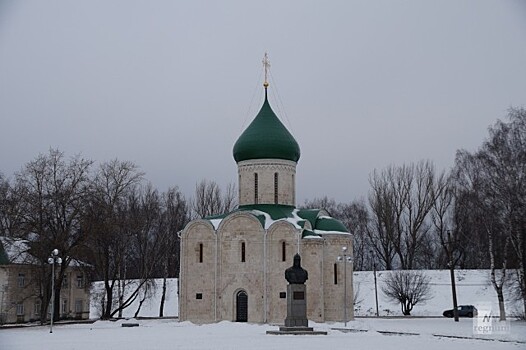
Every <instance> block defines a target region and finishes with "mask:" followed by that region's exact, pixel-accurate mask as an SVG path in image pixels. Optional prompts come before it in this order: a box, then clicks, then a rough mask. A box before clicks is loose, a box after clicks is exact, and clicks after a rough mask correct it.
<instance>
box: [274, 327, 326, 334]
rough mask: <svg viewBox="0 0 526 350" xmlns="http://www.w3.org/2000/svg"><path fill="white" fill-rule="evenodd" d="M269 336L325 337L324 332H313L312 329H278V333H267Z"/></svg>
mask: <svg viewBox="0 0 526 350" xmlns="http://www.w3.org/2000/svg"><path fill="white" fill-rule="evenodd" d="M267 334H271V335H327V332H325V331H315V330H314V329H313V328H312V327H279V331H267Z"/></svg>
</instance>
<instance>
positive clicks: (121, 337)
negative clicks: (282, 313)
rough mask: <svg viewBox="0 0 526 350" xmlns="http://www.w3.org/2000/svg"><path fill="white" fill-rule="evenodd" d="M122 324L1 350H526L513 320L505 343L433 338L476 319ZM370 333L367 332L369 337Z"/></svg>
mask: <svg viewBox="0 0 526 350" xmlns="http://www.w3.org/2000/svg"><path fill="white" fill-rule="evenodd" d="M123 322H130V321H117V322H109V321H97V322H95V323H94V324H76V325H58V326H56V327H55V328H54V332H53V334H50V333H49V328H47V327H31V328H16V329H1V330H0V349H2V350H18V349H20V350H22V349H23V350H42V349H61V350H68V349H71V350H73V349H74V350H92V349H125V350H135V349H137V350H139V349H140V350H149V349H151V350H157V349H159V350H161V349H170V350H171V349H265V350H269V349H304V350H310V349H312V350H314V349H316V350H319V349H330V350H334V349H353V348H357V347H359V348H360V349H405V350H410V349H426V350H433V349H437V350H438V349H440V350H444V349H448V350H454V349H459V350H467V349H477V350H484V349H488V350H489V349H525V348H526V322H519V321H512V322H511V331H510V333H509V334H505V335H499V336H495V337H491V336H490V337H487V338H489V339H491V338H494V339H495V338H498V339H501V340H506V341H507V342H502V341H496V340H493V341H488V340H477V339H457V338H444V337H437V336H434V334H442V335H453V336H461V337H474V335H473V332H472V326H473V323H472V320H471V319H461V322H459V323H454V322H453V321H452V320H450V319H370V318H367V319H357V320H355V321H352V322H348V324H347V326H348V328H350V329H355V330H357V329H361V330H363V331H362V332H342V331H338V330H334V328H342V327H343V324H341V323H332V324H314V323H311V324H310V325H311V326H313V327H314V328H315V329H317V330H328V331H329V334H328V335H327V336H288V335H287V336H275V335H274V336H273V335H267V334H266V331H267V330H269V329H277V327H275V326H269V325H254V324H241V323H232V322H220V323H216V324H209V325H201V326H199V325H194V324H192V323H189V322H178V321H176V320H138V321H135V320H134V321H133V322H137V323H139V324H140V326H139V327H133V328H124V327H122V323H123ZM365 330H367V332H365ZM378 331H392V332H406V333H417V334H418V335H385V334H382V333H379V332H378Z"/></svg>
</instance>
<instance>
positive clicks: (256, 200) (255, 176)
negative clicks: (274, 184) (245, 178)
mask: <svg viewBox="0 0 526 350" xmlns="http://www.w3.org/2000/svg"><path fill="white" fill-rule="evenodd" d="M254 204H258V173H255V174H254Z"/></svg>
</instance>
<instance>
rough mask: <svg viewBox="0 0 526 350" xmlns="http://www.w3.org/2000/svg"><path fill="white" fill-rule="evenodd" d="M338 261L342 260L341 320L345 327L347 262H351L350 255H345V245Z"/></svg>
mask: <svg viewBox="0 0 526 350" xmlns="http://www.w3.org/2000/svg"><path fill="white" fill-rule="evenodd" d="M338 261H339V262H343V322H344V324H345V327H347V263H352V256H349V255H347V247H342V255H340V256H338Z"/></svg>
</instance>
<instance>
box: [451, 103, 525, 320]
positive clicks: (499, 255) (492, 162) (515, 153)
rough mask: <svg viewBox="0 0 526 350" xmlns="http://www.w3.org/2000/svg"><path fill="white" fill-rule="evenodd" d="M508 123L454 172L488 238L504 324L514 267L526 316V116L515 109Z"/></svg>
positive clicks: (460, 157) (463, 157)
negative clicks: (509, 278) (507, 286)
mask: <svg viewBox="0 0 526 350" xmlns="http://www.w3.org/2000/svg"><path fill="white" fill-rule="evenodd" d="M508 118H509V122H503V121H498V122H497V123H496V124H495V125H494V126H493V127H491V128H490V129H489V138H488V139H487V140H486V141H485V142H484V143H483V144H482V146H481V147H480V148H479V149H478V150H477V151H476V152H474V153H470V152H467V151H459V152H457V157H456V166H455V169H456V173H457V183H458V185H459V187H460V188H461V198H462V199H463V202H462V203H463V204H464V206H469V209H470V212H469V213H470V215H471V216H475V217H477V219H478V223H479V224H478V225H477V226H475V227H476V228H478V229H479V232H483V233H485V238H486V242H487V244H486V246H487V251H488V253H489V265H490V266H489V267H490V269H491V280H492V284H493V287H494V288H495V291H496V292H497V296H498V300H499V307H500V311H501V316H500V317H501V319H504V318H505V310H504V295H503V291H502V289H503V287H504V285H505V283H506V280H507V276H508V273H507V272H506V270H507V269H508V268H510V267H511V268H517V270H518V273H517V275H516V276H517V278H518V284H519V285H520V286H521V291H522V299H523V304H524V312H525V314H526V285H525V281H524V266H525V265H526V261H525V259H526V242H525V236H526V110H524V109H511V110H510V112H509V113H508ZM474 229H475V228H472V230H474ZM473 233H474V236H477V235H478V234H477V232H473ZM510 248H513V250H511V249H510Z"/></svg>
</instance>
